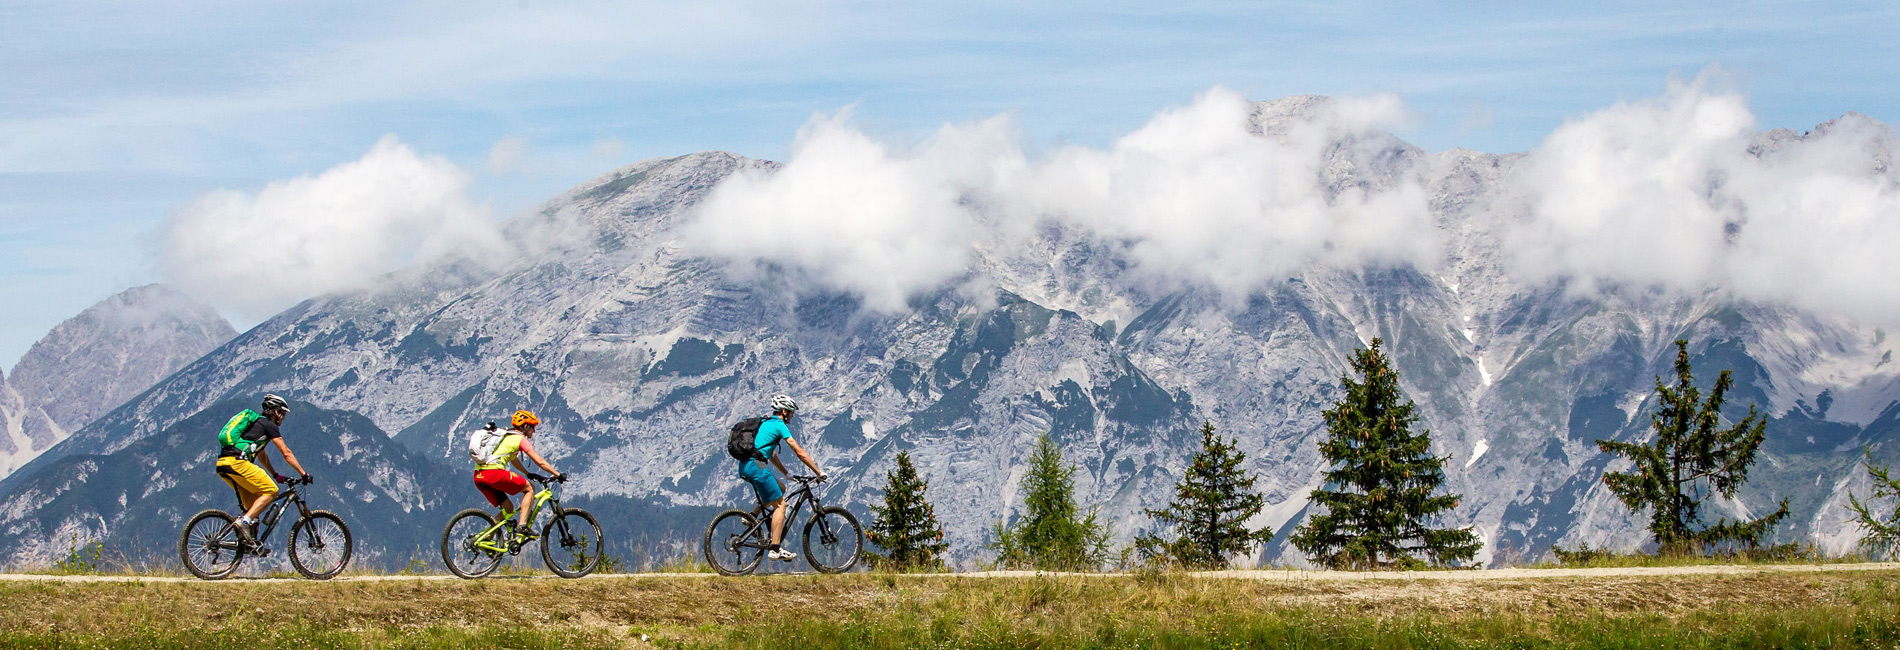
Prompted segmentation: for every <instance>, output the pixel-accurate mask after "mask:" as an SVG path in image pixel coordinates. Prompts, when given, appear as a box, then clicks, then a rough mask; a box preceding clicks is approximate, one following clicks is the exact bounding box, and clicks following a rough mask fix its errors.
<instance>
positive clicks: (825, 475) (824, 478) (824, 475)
mask: <svg viewBox="0 0 1900 650" xmlns="http://www.w3.org/2000/svg"><path fill="white" fill-rule="evenodd" d="M829 480H831V475H830V474H828V473H825V472H819V473H818V482H819V483H823V482H825V481H829Z"/></svg>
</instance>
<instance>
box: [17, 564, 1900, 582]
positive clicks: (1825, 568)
mask: <svg viewBox="0 0 1900 650" xmlns="http://www.w3.org/2000/svg"><path fill="white" fill-rule="evenodd" d="M1852 571H1900V562H1869V563H1861V564H1767V565H1734V564H1722V565H1696V566H1673V567H1611V568H1594V569H1480V570H1474V571H1303V570H1291V569H1284V570H1283V569H1265V570H1247V571H1196V572H1193V573H1190V574H1189V575H1192V576H1195V577H1200V578H1222V579H1236V580H1271V581H1284V582H1327V581H1365V580H1394V581H1407V580H1440V581H1448V582H1467V581H1478V580H1528V579H1549V578H1616V577H1640V576H1696V575H1712V576H1730V575H1749V574H1774V573H1823V572H1852ZM775 575H813V574H809V573H794V574H775ZM1129 575H1130V574H1126V573H1060V572H1041V571H978V572H972V573H951V574H912V575H909V576H905V577H914V578H932V577H953V578H979V579H980V578H1032V577H1036V576H1060V577H1075V578H1118V577H1127V576H1129ZM716 577H718V576H717V575H715V574H711V573H628V574H612V575H597V576H589V577H587V578H584V579H586V580H647V579H672V578H716ZM455 579H456V578H455V577H454V576H447V575H421V576H401V575H392V576H346V577H341V578H337V579H335V580H334V581H333V582H401V581H427V580H455ZM489 579H491V580H554V579H557V578H555V577H554V576H552V575H535V576H506V577H496V578H489ZM231 580H236V581H243V582H302V581H303V580H301V579H297V578H241V577H240V578H232V579H231ZM0 581H8V582H200V581H199V580H197V579H195V578H188V577H178V576H84V575H82V576H66V575H40V574H31V573H6V574H0Z"/></svg>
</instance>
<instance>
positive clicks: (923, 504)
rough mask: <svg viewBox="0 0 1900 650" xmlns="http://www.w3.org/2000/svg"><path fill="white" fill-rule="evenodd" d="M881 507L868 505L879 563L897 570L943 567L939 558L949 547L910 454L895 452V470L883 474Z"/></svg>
mask: <svg viewBox="0 0 1900 650" xmlns="http://www.w3.org/2000/svg"><path fill="white" fill-rule="evenodd" d="M884 477H885V483H884V505H883V506H881V507H880V506H876V505H873V506H871V531H870V534H869V537H870V539H871V543H872V544H875V545H877V546H878V548H881V549H884V554H883V555H882V556H879V560H878V562H877V563H878V564H879V565H880V566H884V567H887V568H891V569H896V570H898V571H916V570H926V571H934V570H938V569H942V568H943V560H942V559H941V557H940V556H942V555H943V551H944V549H946V548H949V547H950V545H949V544H945V543H944V541H943V526H942V525H939V524H938V523H937V511H936V509H935V508H932V507H931V505H930V502H929V501H927V500H925V499H924V488H926V487H928V486H927V485H926V484H925V483H924V480H923V479H922V478H920V477H918V476H917V467H916V466H915V465H912V464H911V462H910V452H907V451H900V452H897V468H896V469H893V470H891V471H889V472H885V474H884Z"/></svg>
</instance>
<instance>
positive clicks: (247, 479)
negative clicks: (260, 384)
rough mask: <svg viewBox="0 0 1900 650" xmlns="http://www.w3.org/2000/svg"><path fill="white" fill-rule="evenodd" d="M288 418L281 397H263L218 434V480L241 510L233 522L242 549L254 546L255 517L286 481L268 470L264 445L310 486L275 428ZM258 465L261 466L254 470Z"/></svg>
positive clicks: (288, 407)
mask: <svg viewBox="0 0 1900 650" xmlns="http://www.w3.org/2000/svg"><path fill="white" fill-rule="evenodd" d="M288 415H290V405H289V404H288V403H285V402H284V398H282V397H278V396H276V395H265V396H264V403H263V404H262V405H260V406H259V407H258V410H256V411H253V410H250V409H244V410H243V411H240V412H238V414H237V415H235V416H232V418H231V420H230V421H228V422H225V423H224V429H223V430H221V431H219V432H218V478H221V479H224V482H225V484H227V485H230V486H231V490H232V491H234V492H237V498H238V504H239V507H241V508H245V510H244V515H243V516H240V517H238V520H237V534H238V540H239V541H240V542H242V543H243V544H244V545H245V546H255V545H256V544H257V539H256V537H255V536H253V535H252V534H251V532H252V530H254V529H255V528H256V527H257V516H258V515H260V514H263V512H264V508H266V507H268V506H270V503H271V502H272V501H275V500H276V499H277V484H278V483H289V482H290V479H288V478H285V477H284V475H282V474H278V473H277V469H276V468H274V467H271V463H270V454H268V453H264V445H266V444H271V445H275V446H276V447H277V453H279V454H282V455H283V457H284V462H286V463H290V468H291V469H294V470H297V474H298V475H299V476H300V477H301V479H299V480H301V481H302V482H303V483H305V484H308V483H310V473H309V472H306V471H304V470H303V464H302V463H298V462H297V455H296V454H293V453H290V446H289V445H286V444H284V434H283V431H282V430H281V429H279V428H278V425H281V424H283V423H284V417H286V416H288ZM252 461H257V462H256V463H253V462H252ZM258 463H262V464H263V467H261V468H260V467H258V466H257V465H258Z"/></svg>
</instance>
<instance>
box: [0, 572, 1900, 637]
mask: <svg viewBox="0 0 1900 650" xmlns="http://www.w3.org/2000/svg"><path fill="white" fill-rule="evenodd" d="M0 602H4V603H6V606H5V607H4V608H0V650H4V649H5V648H198V647H238V646H242V647H266V648H273V647H294V648H316V649H321V648H364V649H368V648H417V649H434V648H647V647H655V646H657V647H665V648H678V649H681V650H688V649H696V648H727V647H732V648H761V649H764V648H772V649H774V650H778V649H784V648H797V649H810V648H858V649H866V650H870V649H883V648H891V649H896V648H979V649H980V648H995V649H999V650H1000V649H1014V648H1025V649H1027V648H1033V649H1036V650H1067V649H1084V648H1183V649H1192V648H1254V647H1291V648H1305V649H1309V650H1330V649H1361V648H1364V649H1373V648H1395V649H1396V648H1527V649H1536V648H1606V649H1607V648H1617V649H1629V650H1641V649H1647V648H1723V649H1742V648H1886V649H1892V648H1896V647H1900V571H1894V570H1875V571H1860V570H1855V571H1820V572H1814V573H1806V572H1803V573H1800V574H1794V573H1787V572H1766V573H1757V574H1739V575H1690V576H1604V577H1579V578H1518V579H1502V580H1485V581H1472V582H1463V583H1456V584H1454V583H1448V582H1445V581H1441V580H1403V579H1397V580H1379V581H1351V582H1330V581H1308V580H1299V579H1293V578H1269V579H1263V580H1244V579H1227V578H1221V579H1212V578H1197V577H1192V576H1189V575H1185V574H1180V573H1160V572H1157V573H1152V574H1142V575H1136V576H1125V577H1100V576H1098V577H1025V578H992V579H981V578H972V577H964V576H956V575H941V576H930V575H895V574H860V575H846V576H788V577H779V578H732V579H725V578H719V579H705V578H663V577H651V578H623V579H613V580H587V581H562V580H482V581H459V580H456V581H403V580H398V581H386V582H384V581H379V582H355V583H336V582H328V583H325V582H311V581H289V582H220V583H205V582H182V583H66V582H22V583H11V584H5V583H0Z"/></svg>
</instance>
